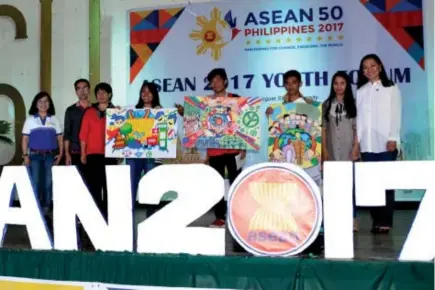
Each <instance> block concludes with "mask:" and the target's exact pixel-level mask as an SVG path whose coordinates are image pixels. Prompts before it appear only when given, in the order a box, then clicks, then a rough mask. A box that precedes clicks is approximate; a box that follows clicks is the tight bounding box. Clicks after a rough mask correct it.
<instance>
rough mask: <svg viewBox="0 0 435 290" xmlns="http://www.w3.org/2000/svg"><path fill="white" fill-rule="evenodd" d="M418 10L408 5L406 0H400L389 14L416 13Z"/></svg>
mask: <svg viewBox="0 0 435 290" xmlns="http://www.w3.org/2000/svg"><path fill="white" fill-rule="evenodd" d="M418 10H420V8H418V7H416V6H414V5H413V4H411V3H409V1H407V0H402V1H400V3H398V4H397V5H395V6H394V7H393V8H392V9H391V10H390V12H402V11H405V12H406V11H418Z"/></svg>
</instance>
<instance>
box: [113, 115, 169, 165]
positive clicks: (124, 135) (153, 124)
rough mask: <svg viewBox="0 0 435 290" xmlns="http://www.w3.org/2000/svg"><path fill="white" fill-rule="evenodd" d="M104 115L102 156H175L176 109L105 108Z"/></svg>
mask: <svg viewBox="0 0 435 290" xmlns="http://www.w3.org/2000/svg"><path fill="white" fill-rule="evenodd" d="M106 114H107V117H106V150H105V151H106V157H113V158H126V157H128V158H175V157H176V154H177V131H178V129H177V112H176V109H108V110H107V113H106Z"/></svg>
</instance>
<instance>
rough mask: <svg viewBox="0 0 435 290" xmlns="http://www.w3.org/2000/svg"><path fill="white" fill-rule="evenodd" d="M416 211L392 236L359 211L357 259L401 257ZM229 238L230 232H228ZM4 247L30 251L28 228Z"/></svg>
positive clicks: (13, 233) (209, 218)
mask: <svg viewBox="0 0 435 290" xmlns="http://www.w3.org/2000/svg"><path fill="white" fill-rule="evenodd" d="M415 214H416V210H404V209H401V210H396V211H395V213H394V228H393V230H392V231H391V232H390V234H388V235H372V234H371V233H370V229H371V219H370V213H369V211H367V210H365V209H360V210H359V211H358V221H359V232H358V233H356V234H355V258H356V259H359V260H397V257H398V255H399V253H400V251H401V249H402V246H403V244H404V242H405V239H406V236H407V235H408V232H409V230H410V228H411V223H412V221H413V220H414V217H415ZM145 217H146V210H144V209H139V210H137V212H136V220H137V221H138V222H141V221H142V220H143V219H144V218H145ZM213 220H214V215H213V212H211V211H210V212H208V213H207V214H205V215H204V216H203V217H201V218H200V219H198V220H197V221H196V222H194V223H193V224H192V225H193V226H208V225H209V224H211V223H212V222H213ZM227 237H229V233H227ZM232 243H233V241H232V239H228V238H227V247H226V248H227V252H228V254H229V255H247V254H246V253H243V252H242V253H241V252H234V251H233V245H232ZM4 248H27V249H28V248H30V243H29V239H28V236H27V231H26V229H25V227H24V226H9V227H8V230H7V232H6V237H5V242H4Z"/></svg>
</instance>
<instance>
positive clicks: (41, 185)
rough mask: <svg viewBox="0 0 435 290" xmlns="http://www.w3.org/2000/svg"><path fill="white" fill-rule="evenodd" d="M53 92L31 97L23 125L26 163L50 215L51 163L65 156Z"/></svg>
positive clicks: (42, 205)
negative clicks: (52, 96) (51, 94)
mask: <svg viewBox="0 0 435 290" xmlns="http://www.w3.org/2000/svg"><path fill="white" fill-rule="evenodd" d="M54 115H55V109H54V105H53V101H52V99H51V97H50V95H49V94H48V93H46V92H40V93H38V94H37V95H36V96H35V98H34V99H33V101H32V105H31V106H30V110H29V117H27V119H26V121H25V123H24V127H23V132H22V133H23V138H22V142H21V143H22V144H21V147H22V150H23V160H24V164H25V165H26V166H27V167H28V169H29V172H30V176H31V179H32V182H33V187H34V190H35V194H37V195H38V197H39V200H40V206H41V208H42V209H43V211H44V214H45V215H47V214H49V212H50V209H51V206H52V173H51V167H52V166H53V165H57V164H59V162H60V160H61V159H62V152H63V137H62V130H61V127H60V122H59V119H58V118H56V117H55V116H54Z"/></svg>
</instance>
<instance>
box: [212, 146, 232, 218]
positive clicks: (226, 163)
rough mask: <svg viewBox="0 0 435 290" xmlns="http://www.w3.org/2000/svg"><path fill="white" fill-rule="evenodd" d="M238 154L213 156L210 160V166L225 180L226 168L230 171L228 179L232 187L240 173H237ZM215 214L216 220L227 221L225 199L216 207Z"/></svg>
mask: <svg viewBox="0 0 435 290" xmlns="http://www.w3.org/2000/svg"><path fill="white" fill-rule="evenodd" d="M237 155H238V154H223V155H219V156H212V157H210V158H209V164H210V166H211V167H213V168H214V169H215V170H216V171H217V172H219V174H220V175H221V176H222V177H223V178H225V168H227V171H228V179H229V181H230V185H231V184H233V182H234V180H235V179H236V178H237V175H238V174H239V172H238V171H237V164H236V156H237ZM214 214H215V216H216V219H223V220H225V218H226V215H227V203H226V202H225V199H223V198H222V199H221V200H220V201H219V202H218V203H217V204H216V205H215V206H214Z"/></svg>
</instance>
